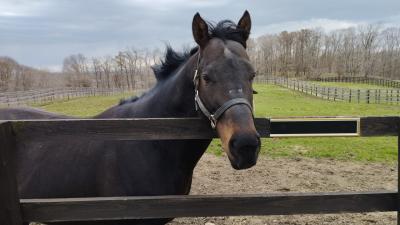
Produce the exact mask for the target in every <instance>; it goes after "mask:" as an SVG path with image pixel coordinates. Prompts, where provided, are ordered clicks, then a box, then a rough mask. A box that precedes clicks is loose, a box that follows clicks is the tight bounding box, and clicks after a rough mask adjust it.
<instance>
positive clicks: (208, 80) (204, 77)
mask: <svg viewBox="0 0 400 225" xmlns="http://www.w3.org/2000/svg"><path fill="white" fill-rule="evenodd" d="M202 78H203V80H204V81H205V82H206V83H209V82H211V79H210V78H209V77H208V76H207V75H203V76H202Z"/></svg>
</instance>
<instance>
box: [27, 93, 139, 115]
mask: <svg viewBox="0 0 400 225" xmlns="http://www.w3.org/2000/svg"><path fill="white" fill-rule="evenodd" d="M131 95H132V94H128V93H123V94H116V95H110V96H90V97H81V98H74V99H70V100H58V101H55V102H51V103H44V104H37V105H33V106H34V107H38V108H41V109H44V110H47V111H50V112H55V113H60V114H64V115H68V116H76V117H84V118H87V117H91V116H95V115H97V114H99V113H101V112H103V111H104V110H105V109H107V108H109V107H111V106H113V105H116V104H118V102H119V100H120V99H123V98H126V97H128V96H131Z"/></svg>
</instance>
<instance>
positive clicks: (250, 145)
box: [229, 134, 261, 151]
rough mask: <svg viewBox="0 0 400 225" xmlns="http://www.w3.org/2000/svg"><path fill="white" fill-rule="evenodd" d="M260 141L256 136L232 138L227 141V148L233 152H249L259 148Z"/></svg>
mask: <svg viewBox="0 0 400 225" xmlns="http://www.w3.org/2000/svg"><path fill="white" fill-rule="evenodd" d="M260 143H261V141H260V136H259V135H258V134H257V135H243V136H239V135H237V136H233V137H232V138H231V140H230V141H229V147H230V148H231V149H234V150H239V151H243V150H250V149H256V148H257V147H259V145H260Z"/></svg>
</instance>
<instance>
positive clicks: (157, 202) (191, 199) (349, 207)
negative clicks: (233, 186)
mask: <svg viewBox="0 0 400 225" xmlns="http://www.w3.org/2000/svg"><path fill="white" fill-rule="evenodd" d="M21 205H22V211H23V215H24V218H23V219H24V221H41V222H55V221H88V220H115V219H139V218H171V217H198V216H239V215H289V214H321V213H323V214H326V213H344V212H347V213H355V212H375V211H380V212H382V211H396V210H397V193H395V192H378V193H372V192H361V193H309V194H305V193H286V194H267V195H222V196H152V197H113V198H97V199H96V198H82V199H37V200H34V199H33V200H28V199H27V200H21Z"/></svg>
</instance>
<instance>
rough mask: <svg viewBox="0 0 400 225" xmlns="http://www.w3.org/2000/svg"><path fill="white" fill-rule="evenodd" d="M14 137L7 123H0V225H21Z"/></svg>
mask: <svg viewBox="0 0 400 225" xmlns="http://www.w3.org/2000/svg"><path fill="white" fill-rule="evenodd" d="M15 144H16V143H15V136H14V134H13V132H12V127H11V124H10V123H9V122H0V146H1V148H0V184H1V185H0V224H2V225H3V224H4V225H22V216H21V210H20V206H19V196H18V189H17V180H16V177H15V174H16V172H15Z"/></svg>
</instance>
